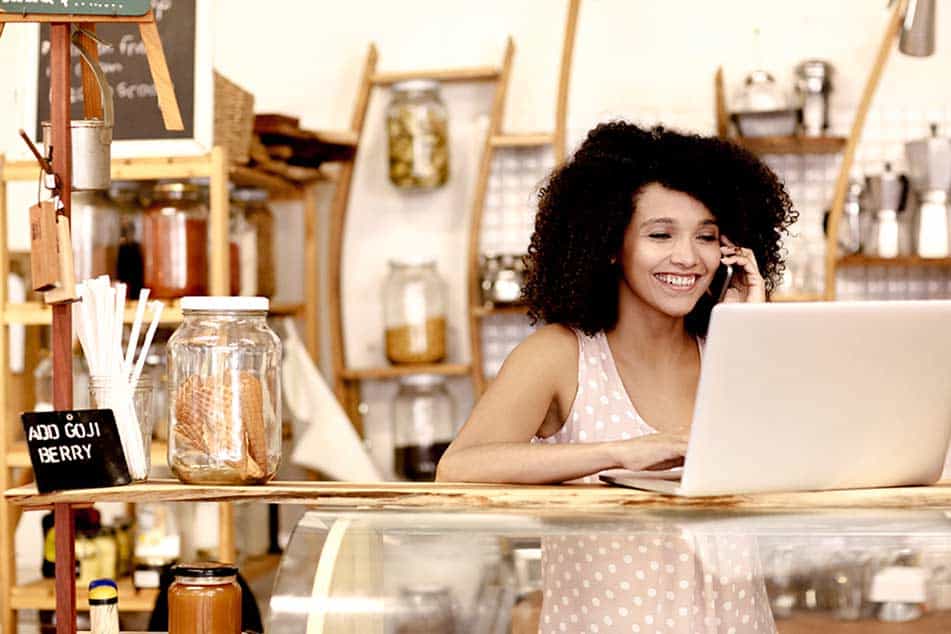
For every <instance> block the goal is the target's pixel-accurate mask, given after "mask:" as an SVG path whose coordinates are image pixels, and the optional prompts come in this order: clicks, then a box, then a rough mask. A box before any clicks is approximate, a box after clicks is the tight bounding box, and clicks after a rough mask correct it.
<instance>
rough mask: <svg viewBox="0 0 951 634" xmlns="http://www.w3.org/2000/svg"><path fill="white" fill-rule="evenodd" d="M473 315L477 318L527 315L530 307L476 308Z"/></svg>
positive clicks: (511, 305) (513, 305)
mask: <svg viewBox="0 0 951 634" xmlns="http://www.w3.org/2000/svg"><path fill="white" fill-rule="evenodd" d="M472 314H473V316H475V317H488V316H490V315H527V314H528V306H526V305H525V304H510V305H505V306H474V307H473V308H472Z"/></svg>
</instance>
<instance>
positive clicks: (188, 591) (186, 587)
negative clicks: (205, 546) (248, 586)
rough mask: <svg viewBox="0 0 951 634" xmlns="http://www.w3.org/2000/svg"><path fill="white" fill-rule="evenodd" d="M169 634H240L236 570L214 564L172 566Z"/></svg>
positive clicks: (239, 598) (239, 607) (239, 588)
mask: <svg viewBox="0 0 951 634" xmlns="http://www.w3.org/2000/svg"><path fill="white" fill-rule="evenodd" d="M172 574H173V575H175V581H174V582H173V583H172V586H171V587H170V588H169V590H168V634H205V633H207V632H214V633H215V634H241V587H240V586H239V585H238V580H237V574H238V569H237V568H236V567H234V566H228V565H226V564H219V563H214V562H201V563H193V564H179V565H177V566H173V567H172Z"/></svg>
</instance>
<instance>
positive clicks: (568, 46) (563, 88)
mask: <svg viewBox="0 0 951 634" xmlns="http://www.w3.org/2000/svg"><path fill="white" fill-rule="evenodd" d="M580 11H581V0H568V14H567V16H566V18H565V41H564V43H563V44H562V47H561V69H560V70H559V71H558V97H557V101H556V102H555V163H561V162H562V161H564V160H565V152H566V151H567V148H566V145H567V142H568V92H569V89H570V87H571V64H572V62H573V60H574V55H575V39H576V37H577V31H578V13H579V12H580Z"/></svg>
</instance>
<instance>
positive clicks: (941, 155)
mask: <svg viewBox="0 0 951 634" xmlns="http://www.w3.org/2000/svg"><path fill="white" fill-rule="evenodd" d="M905 156H906V157H907V159H908V169H909V171H910V175H911V184H912V187H913V188H914V197H913V200H912V205H911V208H912V209H913V211H914V213H915V244H916V251H917V253H918V255H919V256H921V257H923V258H946V257H948V255H949V252H951V251H949V246H951V234H949V230H951V224H949V222H948V191H949V190H951V139H949V138H948V137H942V136H938V126H937V125H934V124H933V125H932V126H931V136H930V137H927V138H924V139H919V140H917V141H911V142H910V143H906V144H905Z"/></svg>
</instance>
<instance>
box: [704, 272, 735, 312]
mask: <svg viewBox="0 0 951 634" xmlns="http://www.w3.org/2000/svg"><path fill="white" fill-rule="evenodd" d="M732 281H733V265H732V264H720V267H719V268H718V269H717V272H716V273H715V274H714V276H713V281H712V282H711V283H710V294H711V295H713V296H714V297H716V298H717V303H718V304H719V303H720V302H722V301H723V299H724V298H725V297H726V292H727V291H728V290H729V289H730V282H732Z"/></svg>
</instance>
